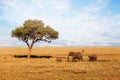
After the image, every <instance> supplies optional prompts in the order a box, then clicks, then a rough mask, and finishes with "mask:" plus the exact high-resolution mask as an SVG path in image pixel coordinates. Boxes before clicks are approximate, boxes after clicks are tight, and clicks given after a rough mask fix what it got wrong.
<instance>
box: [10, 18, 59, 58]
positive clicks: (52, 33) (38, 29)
mask: <svg viewBox="0 0 120 80" xmlns="http://www.w3.org/2000/svg"><path fill="white" fill-rule="evenodd" d="M11 35H12V37H16V38H18V39H19V40H21V41H23V42H25V43H26V44H27V46H28V49H29V53H28V58H29V57H30V55H31V51H32V47H33V45H34V44H35V43H36V42H38V41H44V42H51V41H52V40H55V39H57V38H58V32H57V31H56V30H54V29H53V28H51V27H50V26H48V25H47V26H46V25H44V23H43V22H42V21H41V20H26V21H25V22H24V24H23V26H20V27H18V28H16V29H15V30H12V33H11Z"/></svg>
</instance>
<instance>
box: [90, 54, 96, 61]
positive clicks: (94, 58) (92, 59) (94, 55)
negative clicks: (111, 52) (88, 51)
mask: <svg viewBox="0 0 120 80" xmlns="http://www.w3.org/2000/svg"><path fill="white" fill-rule="evenodd" d="M88 58H89V61H97V55H96V54H92V55H89V56H88Z"/></svg>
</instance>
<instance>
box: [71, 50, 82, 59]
mask: <svg viewBox="0 0 120 80" xmlns="http://www.w3.org/2000/svg"><path fill="white" fill-rule="evenodd" d="M76 59H77V60H81V61H83V58H82V53H81V52H76V54H75V55H74V56H73V59H72V61H76Z"/></svg>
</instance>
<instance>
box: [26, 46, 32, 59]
mask: <svg viewBox="0 0 120 80" xmlns="http://www.w3.org/2000/svg"><path fill="white" fill-rule="evenodd" d="M28 49H29V52H28V56H27V57H28V58H30V56H31V51H32V48H31V47H29V48H28Z"/></svg>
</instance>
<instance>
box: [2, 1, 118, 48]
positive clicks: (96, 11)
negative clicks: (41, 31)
mask: <svg viewBox="0 0 120 80" xmlns="http://www.w3.org/2000/svg"><path fill="white" fill-rule="evenodd" d="M28 19H38V20H42V21H43V22H44V23H45V24H46V25H50V26H51V27H52V28H54V29H55V30H57V31H58V32H59V39H57V40H55V41H53V42H52V43H49V44H48V43H44V42H39V43H36V44H35V45H36V46H120V0H0V46H26V44H25V43H23V42H22V41H19V40H18V39H16V38H12V37H11V31H12V30H14V29H15V28H16V27H19V26H22V25H23V23H24V21H26V20H28Z"/></svg>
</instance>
